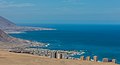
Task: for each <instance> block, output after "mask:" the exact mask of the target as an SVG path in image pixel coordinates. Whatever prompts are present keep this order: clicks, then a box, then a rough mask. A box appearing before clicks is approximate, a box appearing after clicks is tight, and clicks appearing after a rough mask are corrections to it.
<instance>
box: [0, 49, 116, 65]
mask: <svg viewBox="0 0 120 65" xmlns="http://www.w3.org/2000/svg"><path fill="white" fill-rule="evenodd" d="M0 65H117V64H114V63H98V62H89V61H79V60H67V59H50V58H46V57H40V56H34V55H29V54H19V53H11V52H8V51H5V50H2V49H0Z"/></svg>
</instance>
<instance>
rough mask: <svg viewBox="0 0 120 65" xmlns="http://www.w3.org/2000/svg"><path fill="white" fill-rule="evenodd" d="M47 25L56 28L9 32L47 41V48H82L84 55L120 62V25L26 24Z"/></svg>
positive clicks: (21, 36) (15, 35)
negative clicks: (18, 32) (17, 32)
mask: <svg viewBox="0 0 120 65" xmlns="http://www.w3.org/2000/svg"><path fill="white" fill-rule="evenodd" d="M28 26H35V27H49V28H55V29H57V30H51V31H28V32H26V33H21V34H11V35H12V36H14V37H18V38H22V39H27V40H32V41H39V42H43V43H49V44H50V46H48V49H54V50H78V51H79V50H84V51H85V54H83V55H85V56H88V55H89V56H94V55H97V56H98V57H99V60H102V58H106V57H107V58H109V59H114V58H115V59H117V61H118V63H120V56H119V55H120V25H110V24H109V25H105V24H104V25H103V24H99V25H98V24H96V25H95V24H51V25H50V24H44V25H42V24H41V25H28Z"/></svg>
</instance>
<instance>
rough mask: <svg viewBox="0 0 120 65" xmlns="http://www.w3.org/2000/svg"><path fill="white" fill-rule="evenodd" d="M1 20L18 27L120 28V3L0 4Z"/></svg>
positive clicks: (39, 0)
mask: <svg viewBox="0 0 120 65" xmlns="http://www.w3.org/2000/svg"><path fill="white" fill-rule="evenodd" d="M0 16H3V17H6V18H7V19H9V20H11V21H13V22H15V23H40V24H70V23H71V24H74V23H75V24H78V23H80V24H81V23H90V24H91V23H98V24H101V23H103V24H104V23H105V24H106V23H107V24H120V0H0Z"/></svg>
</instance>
